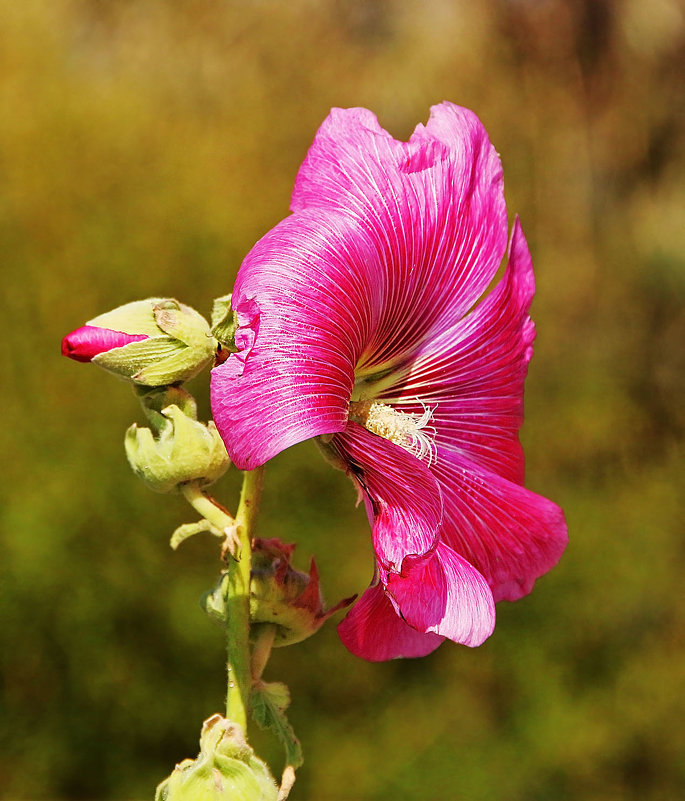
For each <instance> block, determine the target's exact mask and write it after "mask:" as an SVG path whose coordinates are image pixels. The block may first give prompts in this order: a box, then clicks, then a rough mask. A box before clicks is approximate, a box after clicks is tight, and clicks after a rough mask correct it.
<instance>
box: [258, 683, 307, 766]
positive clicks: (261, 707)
mask: <svg viewBox="0 0 685 801" xmlns="http://www.w3.org/2000/svg"><path fill="white" fill-rule="evenodd" d="M288 706H290V691H289V690H288V688H287V687H286V685H285V684H283V682H280V681H272V682H264V681H259V682H256V683H255V684H254V685H253V688H252V692H251V694H250V710H251V712H252V718H253V720H254V722H255V723H256V724H257V725H258V726H259V727H260V728H261V729H266V730H269V731H271V732H273V733H274V734H275V735H276V737H278V739H279V740H280V742H281V744H282V745H283V749H284V751H285V762H286V765H290V766H292V768H293V769H295V770H297V768H299V767H300V766H301V765H302V763H303V761H304V758H303V756H302V746H301V745H300V741H299V740H298V739H297V737H296V736H295V732H294V731H293V727H292V726H291V725H290V722H289V720H288V718H287V717H286V714H285V711H286V709H287V708H288Z"/></svg>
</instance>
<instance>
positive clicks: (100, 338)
mask: <svg viewBox="0 0 685 801" xmlns="http://www.w3.org/2000/svg"><path fill="white" fill-rule="evenodd" d="M144 339H148V337H147V335H146V334H125V333H123V332H122V331H111V330H110V329H109V328H99V327H98V326H95V325H82V326H81V328H77V329H76V331H72V332H71V333H70V334H67V335H66V336H65V337H64V339H63V340H62V356H67V357H68V358H70V359H73V360H74V361H76V362H89V361H91V360H92V359H93V358H94V357H95V356H98V355H99V354H100V353H106V352H107V351H110V350H112V349H113V348H120V347H122V346H123V345H128V344H129V343H130V342H142V341H143V340H144Z"/></svg>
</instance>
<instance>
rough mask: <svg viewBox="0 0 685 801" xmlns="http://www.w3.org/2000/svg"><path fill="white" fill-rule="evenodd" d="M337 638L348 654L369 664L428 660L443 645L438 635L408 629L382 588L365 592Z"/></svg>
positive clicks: (377, 587) (374, 588) (340, 624)
mask: <svg viewBox="0 0 685 801" xmlns="http://www.w3.org/2000/svg"><path fill="white" fill-rule="evenodd" d="M338 634H339V635H340V639H341V640H342V642H343V645H344V646H345V647H346V648H347V649H348V650H349V651H351V652H352V653H353V654H354V655H355V656H359V657H361V658H362V659H366V660H367V661H369V662H382V661H384V660H386V659H396V658H397V657H402V656H404V657H419V656H426V655H427V654H430V653H431V652H432V651H434V650H435V649H436V648H437V647H438V646H439V645H440V643H441V642H442V641H443V638H442V637H440V636H438V635H437V634H422V633H420V632H418V631H416V630H415V629H413V628H411V627H410V626H408V625H407V624H406V623H405V622H404V621H403V620H402V619H401V618H400V617H399V616H398V614H397V612H396V611H395V609H394V607H393V605H392V604H391V603H390V601H389V600H388V598H387V597H386V595H385V592H384V590H383V587H382V585H380V584H376V585H375V586H371V587H369V589H368V590H366V592H365V593H364V594H363V595H362V596H361V598H360V599H359V600H358V601H357V603H356V604H355V605H354V606H353V607H352V609H351V610H350V612H348V614H347V615H346V617H345V619H344V620H343V621H342V622H341V623H339V624H338Z"/></svg>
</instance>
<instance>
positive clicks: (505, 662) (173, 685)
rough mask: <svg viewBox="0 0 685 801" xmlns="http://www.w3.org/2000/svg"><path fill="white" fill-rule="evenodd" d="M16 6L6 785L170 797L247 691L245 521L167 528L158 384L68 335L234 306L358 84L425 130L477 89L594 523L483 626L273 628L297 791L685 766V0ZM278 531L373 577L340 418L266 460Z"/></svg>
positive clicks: (5, 464) (320, 795) (552, 786)
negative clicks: (116, 367) (99, 317)
mask: <svg viewBox="0 0 685 801" xmlns="http://www.w3.org/2000/svg"><path fill="white" fill-rule="evenodd" d="M0 30H1V36H2V44H1V47H0V258H1V267H0V271H1V272H0V275H1V276H2V305H3V308H2V312H1V315H0V320H1V321H2V336H1V339H0V341H1V343H2V344H1V347H2V380H1V381H2V383H1V386H2V395H1V397H2V409H3V412H4V414H3V417H2V423H1V424H0V432H1V433H0V445H1V447H2V450H1V451H0V452H1V454H2V482H1V493H2V495H1V498H0V501H1V506H0V515H1V519H2V552H1V555H0V571H1V576H0V580H1V598H0V601H1V606H0V631H1V635H0V636H1V638H2V641H1V643H0V660H1V668H2V693H3V694H2V710H1V712H2V719H1V725H2V743H0V777H1V778H0V794H2V796H3V797H5V798H7V799H13V800H16V801H21V800H22V799H23V800H29V801H30V800H31V799H54V800H58V799H65V800H66V799H96V800H98V801H99V800H100V799H144V798H151V795H152V792H153V788H154V786H155V784H156V782H157V781H158V780H160V779H161V778H162V777H163V776H164V775H166V774H167V773H168V772H169V770H170V769H171V768H172V766H173V764H174V763H175V762H176V761H179V760H180V759H182V758H184V757H186V756H193V755H194V754H195V753H196V752H197V738H198V734H199V728H200V724H201V721H202V720H203V719H204V718H206V717H208V716H209V715H210V714H211V713H213V712H215V711H217V710H220V709H221V705H222V697H223V693H224V687H223V683H224V676H223V662H222V660H223V641H222V635H221V632H220V630H219V628H218V627H216V626H215V625H214V624H212V623H211V622H210V621H209V620H208V619H206V618H205V617H204V615H203V613H202V612H201V610H200V608H199V606H198V599H199V597H200V596H201V595H202V593H203V592H204V591H205V590H206V589H208V588H209V587H210V586H211V585H212V584H213V581H214V578H215V574H216V571H217V559H216V544H215V542H214V541H213V540H211V541H210V538H208V537H207V538H203V537H198V538H197V539H196V540H195V541H190V542H189V543H187V545H185V546H184V547H183V548H182V549H181V550H180V551H179V552H177V553H172V552H171V551H170V549H169V548H168V546H167V539H168V535H169V534H170V532H171V531H172V529H173V528H174V527H175V526H176V525H177V524H178V523H180V522H183V521H188V520H192V519H193V513H192V511H191V510H190V509H189V508H186V507H185V506H184V504H183V502H182V501H181V500H180V499H178V498H171V499H169V498H167V497H162V496H157V495H154V494H152V493H151V492H149V491H148V490H147V489H145V487H143V486H142V485H140V484H139V483H138V482H137V481H136V480H135V479H134V477H133V476H132V474H130V471H129V469H128V467H127V464H126V462H125V458H124V453H123V447H122V437H123V433H124V430H125V428H126V427H127V426H128V425H129V423H130V422H131V421H132V420H139V421H140V414H139V412H138V410H137V408H136V404H135V401H134V398H133V397H132V394H131V392H130V390H129V389H128V387H127V386H126V385H125V384H124V383H123V382H119V381H117V380H116V379H114V378H112V377H111V376H108V375H106V374H104V373H102V372H101V371H99V370H97V369H96V368H95V367H91V366H82V365H78V364H76V363H73V362H69V361H67V360H65V359H62V358H61V357H60V356H59V342H60V339H61V337H62V336H63V335H64V334H65V333H66V332H68V331H69V330H71V329H73V328H76V327H78V326H80V325H81V324H82V323H83V322H85V320H87V319H89V318H90V317H92V316H94V315H95V314H96V313H99V312H102V311H105V310H107V309H109V308H112V307H114V306H116V305H118V304H121V303H124V302H126V301H129V300H133V299H137V298H141V297H146V296H150V295H170V296H177V297H178V298H179V299H181V300H183V301H185V302H187V303H190V304H192V305H194V306H196V308H198V309H199V310H201V311H203V312H207V311H208V310H209V308H210V305H211V301H212V299H213V298H214V297H215V296H217V295H220V294H223V293H226V292H228V291H230V288H231V285H232V282H233V278H234V275H235V272H236V270H237V268H238V266H239V264H240V261H241V258H242V256H243V255H244V254H245V253H246V252H247V250H248V249H249V248H250V246H251V245H252V243H254V241H255V240H256V239H257V238H258V237H259V236H260V235H261V234H263V233H264V232H265V231H266V230H268V229H269V228H270V227H271V226H273V225H274V224H275V223H276V222H277V221H278V220H279V219H281V218H282V217H283V216H285V214H286V213H287V207H288V200H289V193H290V189H291V187H292V183H293V179H294V176H295V174H296V171H297V168H298V166H299V164H300V162H301V160H302V158H303V156H304V154H305V152H306V149H307V147H308V146H309V144H310V142H311V140H312V138H313V135H314V132H315V130H316V128H317V126H318V125H319V124H320V122H321V121H322V120H323V118H324V117H325V115H326V114H327V112H328V109H329V108H330V107H331V106H354V105H361V106H367V107H369V108H371V109H373V110H374V111H375V112H376V113H377V114H378V116H379V118H380V120H381V122H382V124H383V125H384V126H385V127H387V128H388V129H389V130H390V131H391V132H392V133H393V134H394V135H395V136H397V137H407V136H408V135H409V134H410V133H411V131H412V129H413V127H414V125H415V124H416V123H417V122H419V121H425V120H426V118H427V114H428V107H429V106H430V105H431V103H435V102H439V101H441V100H443V99H449V100H452V101H454V102H456V103H460V104H462V105H466V106H469V107H471V108H473V109H474V110H475V111H476V112H477V113H478V114H479V116H480V117H481V119H482V120H483V121H484V123H485V125H486V126H487V128H488V130H489V132H490V134H491V137H492V140H493V142H494V143H495V145H496V147H497V148H498V150H499V152H500V153H501V154H502V159H503V162H504V172H505V181H506V188H507V199H508V206H509V209H510V214H511V215H513V214H514V212H518V213H519V214H520V215H521V218H522V220H523V224H524V228H525V230H526V232H527V234H528V237H529V240H530V244H531V247H532V250H533V254H534V260H535V265H536V275H537V282H538V293H537V297H536V300H535V304H534V307H533V313H534V317H535V319H536V321H537V324H538V340H537V345H536V356H535V358H534V360H533V362H532V366H531V371H530V376H529V379H528V383H527V395H526V409H527V421H526V424H525V426H524V429H523V432H522V436H523V440H524V444H525V447H526V452H527V458H528V478H527V482H528V486H530V487H531V488H532V489H534V490H535V491H537V492H540V493H542V494H544V495H547V496H549V497H552V498H553V499H554V500H556V501H557V502H558V503H560V504H561V505H562V506H563V507H564V509H565V511H566V514H567V518H568V522H569V527H570V533H571V544H570V546H569V548H568V551H567V553H566V555H565V556H564V558H563V560H562V562H561V564H560V566H559V567H558V568H557V569H556V570H554V571H553V572H552V573H551V574H550V575H549V576H547V577H545V578H544V579H542V580H540V581H539V582H538V585H537V587H536V589H535V591H534V593H533V594H532V595H531V596H530V597H529V598H527V599H525V600H523V601H521V602H519V603H517V604H513V605H507V604H503V605H500V607H499V609H498V616H499V620H498V626H497V629H496V631H495V634H494V636H493V637H492V638H491V639H490V640H489V641H488V642H487V643H486V644H485V645H484V646H483V647H481V648H479V649H477V650H469V649H466V648H462V647H459V646H455V645H452V644H449V643H446V644H444V645H443V646H442V647H441V648H440V649H439V650H438V651H437V652H436V653H435V654H433V655H432V656H430V657H428V658H426V659H423V660H418V661H411V660H408V661H396V662H391V663H386V664H376V665H372V664H367V663H364V662H362V661H360V660H358V659H356V658H354V657H353V656H351V655H350V654H348V653H347V652H346V651H345V650H344V648H343V647H342V646H341V645H340V643H339V641H338V639H337V636H336V633H335V628H334V626H333V625H331V624H329V625H328V627H327V628H326V629H324V630H323V631H322V632H321V633H319V634H318V635H317V636H316V637H314V638H313V639H311V640H309V641H308V642H306V643H304V644H302V645H299V646H296V647H293V648H291V649H284V650H282V651H279V652H277V653H276V654H275V655H274V657H273V659H272V662H271V663H270V665H269V667H268V669H267V674H266V676H267V678H272V679H276V678H280V679H283V680H285V681H287V682H288V684H289V685H290V687H291V690H292V694H293V699H294V700H293V705H292V711H291V719H292V722H293V724H294V726H295V728H296V730H297V732H298V734H299V735H300V737H301V739H302V741H303V745H304V749H305V755H306V763H305V766H304V767H303V768H302V770H301V771H300V775H299V779H298V782H297V784H296V787H295V790H294V793H293V799H303V800H304V799H311V801H355V800H356V799H359V801H381V799H383V800H384V801H385V799H397V801H418V800H419V799H420V800H421V801H452V799H455V800H457V801H462V800H463V801H491V800H492V801H543V799H544V800H549V801H564V799H574V800H575V799H578V801H580V800H581V799H582V801H623V799H640V801H657V800H658V801H674V799H677V798H681V797H685V789H684V788H685V726H684V725H683V720H684V719H685V701H684V694H685V647H684V641H685V604H684V603H683V573H684V571H685V544H684V541H683V534H684V533H685V532H684V526H683V508H682V505H681V503H682V499H681V497H680V496H681V494H682V491H683V463H682V456H683V449H682V438H683V430H684V427H685V426H684V422H685V421H684V417H683V397H684V395H685V393H684V387H683V370H684V366H685V365H684V361H685V360H684V357H683V348H684V342H685V320H684V316H683V300H684V292H683V289H684V285H685V267H684V263H683V259H684V253H685V214H684V207H685V189H684V184H683V179H684V177H685V169H684V167H685V136H684V126H683V120H684V113H685V103H684V92H683V75H684V74H685V56H684V42H685V19H684V12H683V6H682V4H681V3H680V2H679V0H616V1H615V2H611V0H585V2H580V0H578V2H571V0H567V1H566V2H564V1H563V0H478V1H476V0H463V1H462V2H457V1H453V2H447V1H446V0H445V1H444V2H440V1H439V0H425V1H424V2H418V1H417V2H412V1H410V0H386V1H385V2H372V0H366V1H365V0H354V1H350V0H348V1H345V0H337V1H335V2H334V1H332V0H331V1H327V2H324V1H321V0H320V1H319V2H316V1H315V0H309V1H308V2H304V1H302V2H298V0H290V1H289V2H285V1H283V2H269V1H268V0H261V2H258V0H254V1H253V2H235V1H234V2H229V0H189V1H188V2H182V1H181V0H176V1H174V0H156V1H155V0H118V1H115V0H99V2H98V1H96V0H71V1H69V0H44V1H43V2H40V1H39V0H21V2H18V0H0ZM194 387H195V390H196V392H197V394H198V396H199V397H200V398H201V401H202V406H203V408H204V410H205V412H206V410H207V382H206V377H202V378H200V379H198V380H196V381H195V382H194ZM236 478H237V477H234V478H230V479H227V480H225V481H224V482H223V483H222V484H221V485H219V487H218V488H217V495H218V497H219V498H220V499H221V500H222V501H224V502H225V503H226V504H228V505H230V506H233V505H234V504H235V493H236V491H237V481H236ZM261 533H262V534H263V535H265V536H279V537H282V538H283V539H285V540H286V541H297V543H298V555H299V558H300V560H301V563H302V565H305V564H307V562H308V560H309V557H310V556H311V555H312V554H316V557H317V560H318V562H319V566H320V570H321V574H322V578H323V586H324V590H325V593H326V596H327V598H328V599H329V601H330V602H334V601H337V600H338V599H339V598H340V597H342V596H344V595H349V594H351V593H353V592H358V591H360V590H362V589H363V587H364V586H365V584H366V583H367V581H368V579H369V578H370V575H371V569H372V562H371V551H370V537H369V533H368V525H367V522H366V520H365V518H364V516H363V513H362V511H361V510H360V509H355V508H354V492H353V489H352V486H351V485H350V484H349V483H348V482H347V480H346V479H345V477H344V476H343V475H342V474H341V473H336V472H335V471H333V470H331V469H330V468H329V467H328V466H327V465H326V464H325V463H324V462H323V461H322V460H321V459H320V457H319V456H318V455H317V453H316V450H315V448H314V446H313V445H312V444H311V443H305V444H303V445H301V446H298V447H296V448H293V449H292V450H290V451H288V452H286V453H283V454H281V455H280V456H279V457H278V458H277V459H275V460H274V463H273V465H272V466H271V467H270V468H269V474H268V477H267V489H266V495H265V498H264V507H263V513H262V516H261ZM255 743H256V744H257V745H258V747H259V748H260V750H261V751H262V753H264V754H266V755H267V756H268V757H269V758H270V759H271V761H272V763H273V764H274V766H275V768H276V769H278V768H279V764H280V752H279V749H278V748H277V747H276V746H274V745H273V744H272V743H271V741H270V740H269V739H268V738H267V737H264V736H263V735H256V739H255Z"/></svg>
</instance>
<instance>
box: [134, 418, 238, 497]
mask: <svg viewBox="0 0 685 801" xmlns="http://www.w3.org/2000/svg"><path fill="white" fill-rule="evenodd" d="M159 418H160V420H161V421H162V422H161V425H159V427H158V431H159V433H158V434H157V436H155V435H154V434H153V433H152V431H151V430H150V429H149V428H139V427H138V426H137V425H135V424H134V425H132V426H131V427H130V428H129V429H128V431H127V432H126V439H125V446H126V456H127V457H128V461H129V464H130V465H131V467H132V468H133V471H134V472H135V473H136V474H137V475H138V476H139V477H140V478H142V479H143V481H145V483H146V484H147V485H148V486H149V487H150V488H151V489H153V490H154V491H155V492H171V491H172V490H174V489H176V488H178V487H179V485H181V484H185V483H187V482H189V481H195V482H197V483H198V485H199V486H200V487H201V488H202V487H207V486H209V485H210V484H212V483H213V482H215V481H216V480H217V479H219V478H221V476H222V475H223V474H224V473H225V472H226V470H227V469H228V467H229V466H230V463H231V462H230V460H229V458H228V454H227V453H226V446H225V445H224V443H223V440H222V439H221V437H220V436H219V432H218V431H217V430H216V426H215V425H214V422H213V421H212V420H210V421H209V422H208V423H207V424H204V423H200V422H198V421H197V420H195V419H193V416H189V415H188V414H186V413H185V412H184V411H183V410H181V409H180V408H179V407H178V406H176V405H175V404H173V405H171V406H167V407H166V408H165V409H162V410H161V412H159Z"/></svg>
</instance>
